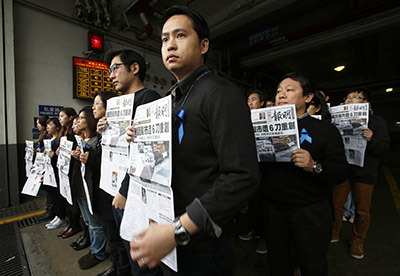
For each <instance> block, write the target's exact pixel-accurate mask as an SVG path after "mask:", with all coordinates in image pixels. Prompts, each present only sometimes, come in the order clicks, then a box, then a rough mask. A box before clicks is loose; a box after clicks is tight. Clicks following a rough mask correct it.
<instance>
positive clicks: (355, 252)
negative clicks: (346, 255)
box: [350, 242, 364, 260]
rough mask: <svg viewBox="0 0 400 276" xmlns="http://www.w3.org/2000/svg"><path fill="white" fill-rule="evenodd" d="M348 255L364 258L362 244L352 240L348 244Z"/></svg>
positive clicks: (359, 258)
mask: <svg viewBox="0 0 400 276" xmlns="http://www.w3.org/2000/svg"><path fill="white" fill-rule="evenodd" d="M350 255H351V256H352V257H353V258H355V259H358V260H361V259H362V258H364V248H363V244H361V243H359V242H352V243H351V245H350Z"/></svg>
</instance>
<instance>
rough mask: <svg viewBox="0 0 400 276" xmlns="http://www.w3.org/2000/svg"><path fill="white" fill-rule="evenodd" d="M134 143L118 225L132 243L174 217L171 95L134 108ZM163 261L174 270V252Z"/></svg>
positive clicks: (124, 237)
mask: <svg viewBox="0 0 400 276" xmlns="http://www.w3.org/2000/svg"><path fill="white" fill-rule="evenodd" d="M133 125H134V127H135V129H136V138H135V141H134V142H132V143H131V146H130V155H129V170H128V172H129V175H130V182H129V191H128V198H127V202H126V206H125V212H124V216H123V218H122V223H121V233H120V234H121V237H122V238H123V239H125V240H128V241H131V240H134V237H135V235H137V234H139V233H140V232H141V231H143V230H144V229H146V228H148V227H149V226H150V225H151V224H168V223H171V222H172V221H173V220H174V218H175V214H174V200H173V192H172V188H171V175H172V162H171V158H172V156H171V96H168V97H164V98H162V99H159V100H157V101H154V102H151V103H149V104H145V105H141V106H139V107H138V108H137V110H136V114H135V119H134V123H133ZM162 262H163V263H164V264H166V265H167V266H169V267H170V268H171V269H172V270H174V271H177V258H176V249H174V250H173V251H171V252H170V254H168V255H167V256H166V257H165V258H164V259H163V260H162Z"/></svg>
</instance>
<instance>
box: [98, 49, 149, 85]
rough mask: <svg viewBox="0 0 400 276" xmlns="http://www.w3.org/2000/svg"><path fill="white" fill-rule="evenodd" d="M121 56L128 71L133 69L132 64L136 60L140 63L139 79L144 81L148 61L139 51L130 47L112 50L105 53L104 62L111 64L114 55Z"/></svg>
mask: <svg viewBox="0 0 400 276" xmlns="http://www.w3.org/2000/svg"><path fill="white" fill-rule="evenodd" d="M116 56H119V57H120V58H121V61H122V63H123V64H124V65H125V67H126V70H128V72H130V71H131V68H130V66H131V65H132V64H134V63H135V62H136V63H137V64H139V79H140V80H141V81H142V82H143V81H144V78H145V76H146V61H145V60H144V58H143V57H142V55H140V54H139V53H138V52H136V51H134V50H130V49H124V50H110V51H108V52H107V53H106V54H105V57H104V62H105V63H107V65H108V66H111V61H112V59H113V58H114V57H116Z"/></svg>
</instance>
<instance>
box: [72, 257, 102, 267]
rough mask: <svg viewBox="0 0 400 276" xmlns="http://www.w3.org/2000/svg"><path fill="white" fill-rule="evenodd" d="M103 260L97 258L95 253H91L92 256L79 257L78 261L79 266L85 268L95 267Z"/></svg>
mask: <svg viewBox="0 0 400 276" xmlns="http://www.w3.org/2000/svg"><path fill="white" fill-rule="evenodd" d="M102 261H104V260H99V259H97V258H96V256H95V255H94V254H90V256H88V257H86V258H85V259H83V260H81V259H79V261H78V263H79V268H80V269H82V270H85V269H89V268H91V267H94V266H95V265H97V264H99V263H101V262H102Z"/></svg>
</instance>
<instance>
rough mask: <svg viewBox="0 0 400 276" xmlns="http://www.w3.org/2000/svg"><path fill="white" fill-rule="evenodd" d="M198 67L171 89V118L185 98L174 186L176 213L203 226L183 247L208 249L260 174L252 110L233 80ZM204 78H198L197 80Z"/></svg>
mask: <svg viewBox="0 0 400 276" xmlns="http://www.w3.org/2000/svg"><path fill="white" fill-rule="evenodd" d="M207 71H208V69H207V67H205V66H201V67H198V68H197V69H196V70H194V71H193V72H191V73H190V74H189V75H187V76H186V77H185V78H184V79H183V80H181V81H180V82H178V83H177V84H176V85H174V86H173V87H172V88H171V89H170V91H171V93H172V95H173V110H172V120H173V122H174V123H173V129H174V128H176V127H177V121H176V120H175V117H176V114H177V113H178V112H179V110H180V107H181V105H182V102H183V101H184V98H185V96H186V95H187V93H188V92H189V91H190V90H191V92H190V94H189V96H188V97H187V100H186V103H185V104H184V106H183V110H184V112H185V117H184V122H183V129H184V135H183V139H182V142H181V144H180V143H179V140H178V131H174V132H173V134H172V189H173V191H174V204H175V214H176V215H177V216H179V215H182V214H183V213H184V212H185V211H186V212H187V213H188V215H189V217H190V218H191V220H192V221H193V222H194V223H195V224H196V225H197V226H198V227H199V228H200V229H201V230H202V231H200V232H199V233H197V234H195V235H193V237H192V239H191V241H190V243H189V244H188V245H187V246H185V247H182V249H184V250H189V251H191V250H194V251H197V250H198V251H204V250H206V251H208V250H213V248H215V247H216V246H217V245H216V244H217V243H218V242H217V239H216V238H217V237H219V236H220V235H222V236H226V235H229V234H230V232H231V231H232V228H231V222H232V219H233V217H234V215H235V214H236V213H237V212H238V211H239V210H240V209H241V208H242V207H243V206H244V205H245V204H246V202H247V201H248V200H250V198H251V197H252V195H253V193H254V192H255V191H256V190H257V186H258V180H259V172H258V162H257V154H256V147H255V138H254V133H253V128H252V125H251V120H250V111H249V108H248V106H247V105H246V101H245V99H244V98H243V96H242V95H241V94H240V92H239V90H238V89H237V88H236V87H235V86H234V85H233V84H231V83H230V82H228V81H226V80H224V79H222V78H220V77H218V76H217V75H215V74H213V73H211V72H209V73H207V74H205V75H203V74H204V73H205V72H207ZM199 77H200V79H199Z"/></svg>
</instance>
